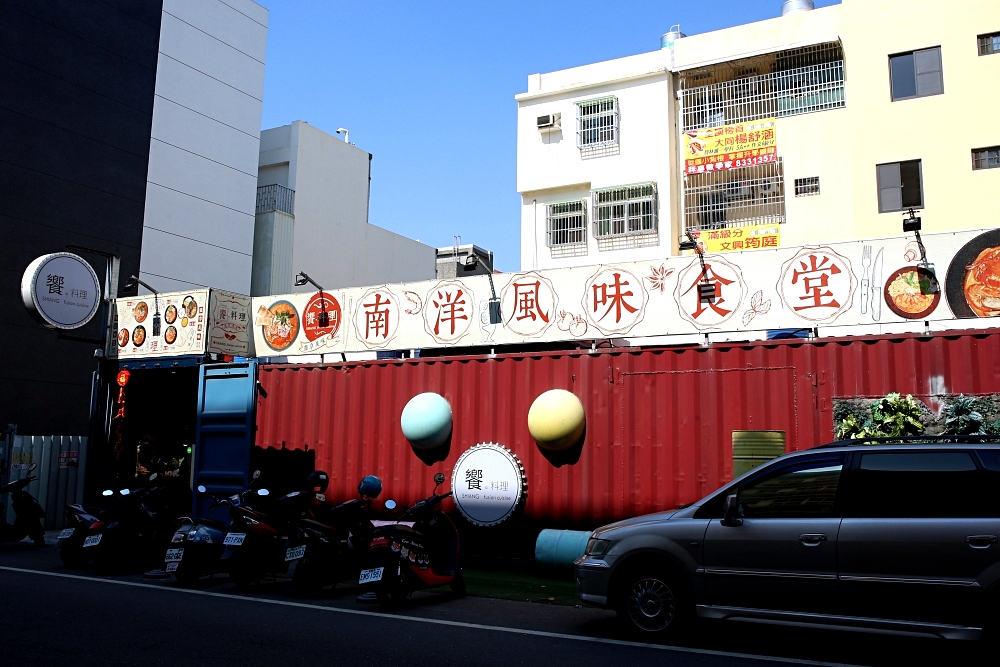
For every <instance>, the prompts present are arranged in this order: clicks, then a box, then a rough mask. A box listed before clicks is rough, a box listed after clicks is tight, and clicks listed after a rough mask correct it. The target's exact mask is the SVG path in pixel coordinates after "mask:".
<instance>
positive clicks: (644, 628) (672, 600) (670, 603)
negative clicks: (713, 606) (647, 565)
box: [617, 572, 688, 634]
mask: <svg viewBox="0 0 1000 667" xmlns="http://www.w3.org/2000/svg"><path fill="white" fill-rule="evenodd" d="M617 611H618V617H619V618H620V619H621V620H623V621H624V622H625V623H626V624H627V626H628V627H629V628H630V629H631V630H632V631H635V632H638V633H640V634H658V633H664V634H666V633H672V632H674V631H675V630H676V629H677V628H678V627H679V626H680V625H682V623H683V621H684V620H686V618H687V617H688V614H687V613H686V609H685V602H684V599H683V596H682V595H681V593H680V587H679V586H678V585H677V584H676V582H675V581H674V580H673V579H672V578H671V577H669V576H666V575H664V574H663V573H659V572H640V573H638V574H636V575H634V576H632V577H629V579H628V580H627V583H626V584H625V586H624V587H623V588H622V590H621V594H620V596H619V604H618V609H617Z"/></svg>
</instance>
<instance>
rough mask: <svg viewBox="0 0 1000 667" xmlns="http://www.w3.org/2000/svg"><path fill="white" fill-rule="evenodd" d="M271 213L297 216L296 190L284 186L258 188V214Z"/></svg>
mask: <svg viewBox="0 0 1000 667" xmlns="http://www.w3.org/2000/svg"><path fill="white" fill-rule="evenodd" d="M270 211H282V212H284V213H287V214H288V215H295V190H290V189H289V188H286V187H285V186H283V185H262V186H260V187H259V188H257V212H258V213H268V212H270Z"/></svg>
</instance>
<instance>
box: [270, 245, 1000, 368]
mask: <svg viewBox="0 0 1000 667" xmlns="http://www.w3.org/2000/svg"><path fill="white" fill-rule="evenodd" d="M722 233H731V234H734V235H737V234H740V233H741V230H740V229H739V228H732V229H727V230H723V231H722ZM923 239H924V244H925V246H926V250H927V257H928V260H929V261H930V262H932V263H933V264H934V265H936V275H935V274H932V273H931V272H929V271H928V270H927V269H926V268H923V267H921V266H920V265H919V261H920V248H919V246H918V245H917V243H916V241H915V239H914V237H913V236H912V235H908V236H898V237H890V238H881V239H872V240H869V241H852V242H846V243H833V244H826V245H816V246H803V247H786V248H774V249H770V248H768V249H762V250H754V251H745V252H727V253H725V254H716V255H706V256H705V269H704V271H702V267H701V264H700V263H699V261H698V257H697V256H695V255H684V256H675V257H669V258H664V259H662V260H655V261H644V262H632V263H619V264H607V265H598V266H586V267H576V268H570V269H551V270H544V271H524V272H518V273H510V274H497V275H495V276H494V282H495V283H496V291H497V296H498V297H499V299H500V311H501V316H502V322H501V323H500V324H490V318H489V303H488V300H489V298H490V296H491V293H490V286H489V282H488V281H487V277H486V276H470V277H468V278H454V279H449V280H440V281H436V280H432V281H425V282H419V283H408V284H402V285H380V286H374V287H363V288H354V289H344V290H334V291H325V292H316V293H312V294H290V295H283V296H270V297H254V298H253V313H254V340H255V342H256V353H257V354H258V355H260V356H289V355H300V354H319V353H329V352H362V351H366V350H378V349H396V350H404V349H414V348H416V349H419V348H440V347H470V346H493V345H504V344H518V343H530V342H551V341H560V340H581V341H585V340H592V339H602V338H624V337H633V338H639V337H647V336H669V335H674V334H687V335H690V334H699V333H710V332H741V331H747V332H749V331H763V330H768V329H799V328H813V327H817V326H831V325H838V326H842V325H860V324H879V323H881V324H887V323H893V322H905V321H907V320H921V321H924V320H931V321H934V320H950V319H956V318H969V317H995V316H997V315H1000V230H990V231H983V230H974V231H965V232H952V233H942V234H926V235H924V237H923ZM706 282H707V283H711V284H712V285H713V286H714V287H715V294H716V297H715V299H714V300H712V301H702V300H701V298H700V296H699V290H698V285H699V283H706ZM322 313H325V316H323V315H322Z"/></svg>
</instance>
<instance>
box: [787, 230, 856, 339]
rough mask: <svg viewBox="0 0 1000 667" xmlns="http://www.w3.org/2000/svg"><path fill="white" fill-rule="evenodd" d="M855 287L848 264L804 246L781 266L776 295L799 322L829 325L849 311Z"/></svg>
mask: <svg viewBox="0 0 1000 667" xmlns="http://www.w3.org/2000/svg"><path fill="white" fill-rule="evenodd" d="M856 286H857V279H856V278H855V276H854V271H853V270H851V262H850V260H848V259H847V258H846V257H844V256H843V255H841V254H839V253H837V252H836V251H835V250H833V249H832V248H829V247H827V246H806V247H804V248H802V249H801V250H799V251H798V252H797V253H795V255H794V256H793V257H792V258H791V259H789V260H788V261H786V262H785V263H784V264H782V265H781V277H780V278H779V279H778V294H779V296H781V301H782V303H783V304H784V305H785V307H786V308H788V309H789V310H790V311H791V312H793V313H795V314H796V315H798V316H799V317H801V318H802V319H804V320H809V321H810V322H831V321H833V320H835V319H836V318H837V317H839V316H840V314H841V313H843V312H845V311H847V310H849V309H850V307H851V304H852V303H853V300H854V288H855V287H856Z"/></svg>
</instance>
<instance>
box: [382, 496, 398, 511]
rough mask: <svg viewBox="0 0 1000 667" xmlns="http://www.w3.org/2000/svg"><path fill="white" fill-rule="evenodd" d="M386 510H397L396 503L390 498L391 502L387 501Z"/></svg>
mask: <svg viewBox="0 0 1000 667" xmlns="http://www.w3.org/2000/svg"><path fill="white" fill-rule="evenodd" d="M385 508H386V509H387V510H394V509H396V501H395V500H393V499H392V498H390V499H389V500H387V501H385Z"/></svg>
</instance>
